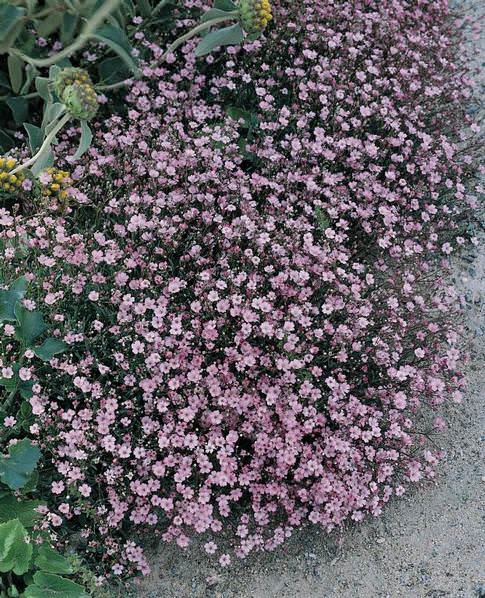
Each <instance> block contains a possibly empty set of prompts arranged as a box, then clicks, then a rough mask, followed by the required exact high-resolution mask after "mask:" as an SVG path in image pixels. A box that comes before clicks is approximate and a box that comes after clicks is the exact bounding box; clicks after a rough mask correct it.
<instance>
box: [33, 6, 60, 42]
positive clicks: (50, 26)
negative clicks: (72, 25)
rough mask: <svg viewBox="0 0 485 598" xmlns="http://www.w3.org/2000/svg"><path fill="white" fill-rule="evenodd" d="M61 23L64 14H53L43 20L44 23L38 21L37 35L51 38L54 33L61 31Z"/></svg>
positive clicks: (57, 12)
mask: <svg viewBox="0 0 485 598" xmlns="http://www.w3.org/2000/svg"><path fill="white" fill-rule="evenodd" d="M61 22H62V12H60V11H55V12H52V13H51V14H50V15H48V16H47V17H46V18H45V19H42V21H36V30H37V34H38V35H40V36H41V37H49V36H50V35H52V33H54V31H57V29H59V27H60V26H61Z"/></svg>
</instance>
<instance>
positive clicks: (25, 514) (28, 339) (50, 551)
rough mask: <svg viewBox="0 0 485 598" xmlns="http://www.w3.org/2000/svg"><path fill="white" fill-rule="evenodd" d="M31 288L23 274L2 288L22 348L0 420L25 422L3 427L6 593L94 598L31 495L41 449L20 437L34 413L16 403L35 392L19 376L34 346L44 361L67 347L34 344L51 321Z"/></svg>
mask: <svg viewBox="0 0 485 598" xmlns="http://www.w3.org/2000/svg"><path fill="white" fill-rule="evenodd" d="M26 292H27V282H26V280H25V278H24V277H23V276H21V277H19V278H17V279H16V280H14V281H13V282H12V284H11V285H10V288H8V289H2V290H1V291H0V316H1V317H0V319H1V320H3V321H5V322H9V323H10V322H12V323H13V324H11V325H13V326H14V329H15V333H14V336H13V338H14V339H15V340H16V341H17V343H18V349H19V357H18V360H17V363H15V364H13V365H12V370H13V373H14V375H13V376H11V377H10V378H4V379H1V380H0V384H1V385H2V386H4V387H5V391H6V392H7V393H8V397H7V399H6V400H4V401H3V403H2V404H1V407H0V421H3V419H4V417H5V416H7V415H9V414H10V413H14V414H15V418H16V420H18V421H19V423H20V425H16V426H14V427H13V428H4V429H2V430H0V440H1V441H2V448H1V451H0V596H22V597H24V598H28V597H29V596H30V597H31V598H54V597H59V598H61V597H62V598H89V596H90V594H88V593H87V592H86V591H85V589H84V588H83V586H81V585H79V584H78V583H77V582H76V581H75V580H73V579H71V578H70V577H72V576H76V579H77V578H82V577H83V575H81V574H79V573H78V570H77V568H75V567H74V566H73V564H72V562H71V560H70V559H68V558H66V557H65V556H63V555H62V554H60V553H59V552H58V551H57V550H55V549H54V548H53V546H52V545H51V543H50V540H49V537H48V535H47V534H46V533H45V532H42V531H39V528H38V527H37V526H36V523H37V522H38V520H39V518H40V513H39V512H38V509H39V507H43V506H45V502H43V501H42V500H39V499H38V498H30V497H29V495H30V494H32V493H36V492H37V490H36V488H37V482H38V478H39V476H38V472H37V470H36V468H37V464H38V462H39V460H40V456H41V453H40V450H39V448H38V447H37V446H35V445H33V444H32V442H31V440H30V439H28V438H21V439H19V438H18V436H19V433H21V432H22V430H23V429H27V430H28V429H29V427H30V424H31V415H32V409H31V406H30V404H29V403H28V402H27V401H23V402H21V403H20V408H18V404H17V403H16V401H15V399H16V398H17V397H19V398H22V397H24V398H25V397H28V396H30V395H31V394H32V391H31V387H32V384H33V381H32V380H22V379H21V377H20V376H19V371H20V368H21V365H22V359H23V354H24V352H25V350H26V349H27V348H29V349H32V350H33V351H34V353H35V355H36V356H37V357H38V358H39V359H40V360H42V361H48V360H49V359H52V357H53V356H54V355H57V354H58V353H61V352H62V351H63V350H64V349H65V345H64V343H63V342H62V341H60V340H59V339H55V338H46V339H45V340H44V341H43V342H42V343H41V344H39V345H34V343H35V342H36V341H37V339H38V338H39V337H40V336H41V335H42V334H43V333H44V332H45V330H46V325H45V322H44V319H43V317H42V314H41V313H40V312H38V311H29V310H27V309H26V308H25V307H24V306H23V305H22V303H21V300H22V299H23V297H24V296H25V293H26ZM9 434H15V438H14V440H13V442H10V443H9V444H8V445H6V444H5V440H6V439H7V438H8V436H9ZM66 576H70V577H66Z"/></svg>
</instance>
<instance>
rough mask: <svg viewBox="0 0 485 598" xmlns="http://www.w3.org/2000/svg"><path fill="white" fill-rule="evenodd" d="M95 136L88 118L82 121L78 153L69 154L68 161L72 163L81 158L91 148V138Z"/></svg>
mask: <svg viewBox="0 0 485 598" xmlns="http://www.w3.org/2000/svg"><path fill="white" fill-rule="evenodd" d="M92 138H93V134H92V133H91V129H90V128H89V125H88V122H87V121H86V120H82V121H81V139H80V140H79V145H78V148H77V150H76V153H75V154H74V155H73V156H69V158H67V161H68V162H70V163H71V164H72V163H73V162H75V161H76V160H79V158H80V157H81V156H82V155H83V154H84V152H86V151H87V150H88V149H89V146H90V145H91V140H92Z"/></svg>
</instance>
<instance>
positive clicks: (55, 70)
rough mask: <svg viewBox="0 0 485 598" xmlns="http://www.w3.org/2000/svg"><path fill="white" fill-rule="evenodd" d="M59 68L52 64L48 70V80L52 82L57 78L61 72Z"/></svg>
mask: <svg viewBox="0 0 485 598" xmlns="http://www.w3.org/2000/svg"><path fill="white" fill-rule="evenodd" d="M61 70H62V69H61V67H60V66H58V65H57V64H53V65H52V66H51V67H50V68H49V79H50V80H51V81H54V79H55V78H56V77H57V75H58V74H59V73H60V72H61Z"/></svg>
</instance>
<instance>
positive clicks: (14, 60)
mask: <svg viewBox="0 0 485 598" xmlns="http://www.w3.org/2000/svg"><path fill="white" fill-rule="evenodd" d="M7 65H8V75H9V77H10V83H11V87H12V91H13V92H14V93H18V92H19V91H20V88H21V87H22V81H23V80H24V61H23V60H22V59H21V58H19V57H18V56H16V55H15V54H10V56H9V57H8V59H7Z"/></svg>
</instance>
